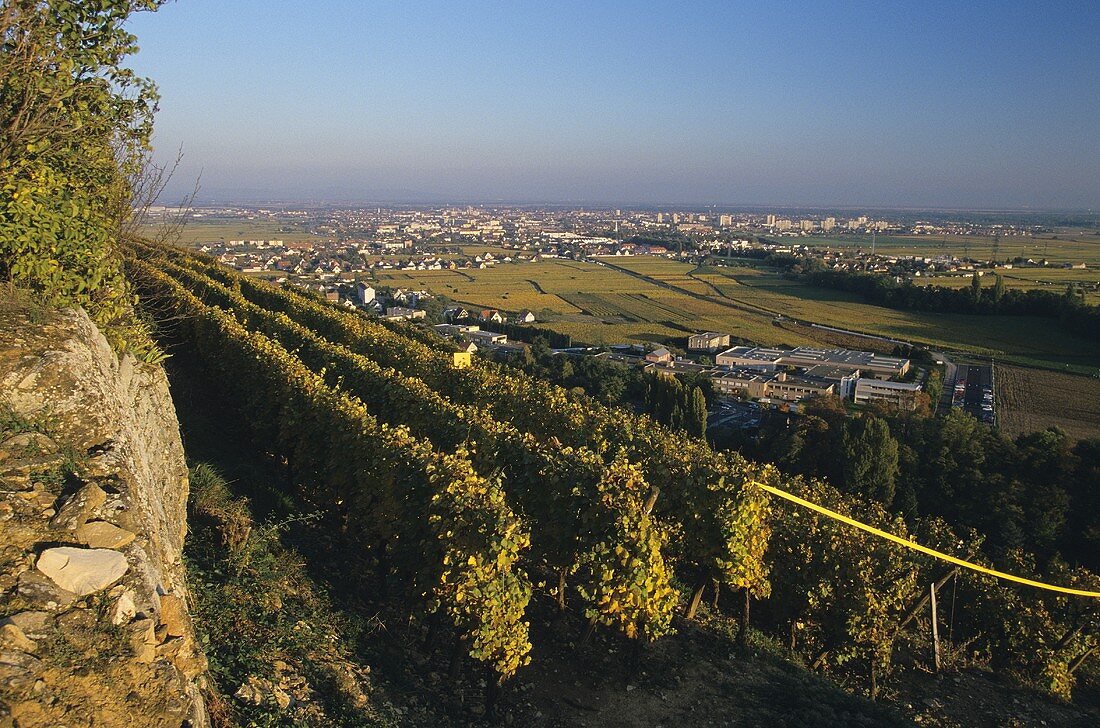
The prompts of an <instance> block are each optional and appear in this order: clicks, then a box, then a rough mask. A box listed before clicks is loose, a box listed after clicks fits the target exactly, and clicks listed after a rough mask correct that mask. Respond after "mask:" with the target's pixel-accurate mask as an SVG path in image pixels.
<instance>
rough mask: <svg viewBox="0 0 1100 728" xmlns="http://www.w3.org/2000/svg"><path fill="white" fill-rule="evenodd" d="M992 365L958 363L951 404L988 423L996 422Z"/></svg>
mask: <svg viewBox="0 0 1100 728" xmlns="http://www.w3.org/2000/svg"><path fill="white" fill-rule="evenodd" d="M993 376H994V374H993V367H992V365H989V364H960V365H959V369H958V375H957V376H956V378H955V390H954V392H953V393H952V397H951V404H952V405H953V406H955V407H959V408H961V409H962V410H964V411H966V412H969V413H970V414H972V415H973V416H974V417H976V418H977V419H979V420H981V421H982V422H985V423H988V424H991V425H992V424H996V422H997V404H996V397H995V396H994V393H993Z"/></svg>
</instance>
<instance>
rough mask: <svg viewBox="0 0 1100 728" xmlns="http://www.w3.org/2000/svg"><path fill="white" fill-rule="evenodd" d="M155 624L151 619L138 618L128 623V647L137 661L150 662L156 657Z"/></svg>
mask: <svg viewBox="0 0 1100 728" xmlns="http://www.w3.org/2000/svg"><path fill="white" fill-rule="evenodd" d="M155 626H156V625H155V623H154V622H153V620H151V619H139V620H137V621H135V622H133V623H131V624H130V627H129V632H130V648H131V649H132V650H133V651H134V658H135V659H136V660H137V661H138V662H146V663H148V662H152V661H153V660H155V659H156V657H157V636H156V632H155V631H154V628H155Z"/></svg>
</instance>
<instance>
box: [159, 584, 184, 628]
mask: <svg viewBox="0 0 1100 728" xmlns="http://www.w3.org/2000/svg"><path fill="white" fill-rule="evenodd" d="M160 623H161V624H163V625H164V626H165V628H166V631H167V634H168V636H169V637H182V636H184V635H185V634H187V633H188V630H187V606H186V605H185V604H184V603H183V600H182V599H180V598H179V597H177V596H176V595H175V594H164V595H162V596H161V598H160Z"/></svg>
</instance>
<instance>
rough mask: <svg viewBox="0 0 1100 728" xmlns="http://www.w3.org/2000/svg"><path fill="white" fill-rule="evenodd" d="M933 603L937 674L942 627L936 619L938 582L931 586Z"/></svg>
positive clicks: (934, 658) (934, 656)
mask: <svg viewBox="0 0 1100 728" xmlns="http://www.w3.org/2000/svg"><path fill="white" fill-rule="evenodd" d="M929 593H930V596H931V603H932V657H933V660H934V662H935V666H936V672H939V671H940V627H939V622H938V620H937V619H936V582H932V584H931V585H930V586H929Z"/></svg>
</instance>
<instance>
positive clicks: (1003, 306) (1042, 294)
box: [767, 255, 1100, 337]
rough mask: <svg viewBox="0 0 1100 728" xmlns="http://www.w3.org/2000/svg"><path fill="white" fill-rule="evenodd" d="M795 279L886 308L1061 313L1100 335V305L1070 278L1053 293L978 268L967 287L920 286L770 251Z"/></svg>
mask: <svg viewBox="0 0 1100 728" xmlns="http://www.w3.org/2000/svg"><path fill="white" fill-rule="evenodd" d="M767 262H768V263H769V264H771V265H775V266H777V267H779V268H780V269H781V270H783V271H784V274H785V275H786V276H787V277H789V278H792V279H795V280H799V281H802V282H804V283H808V284H810V285H813V286H818V287H821V288H831V289H834V290H839V291H848V292H851V293H857V294H859V295H860V296H862V297H863V298H864V299H866V300H867V301H868V302H870V303H874V304H876V305H879V306H886V307H888V308H897V309H903V310H911V311H930V312H933V313H967V314H999V315H1009V316H1041V317H1044V318H1052V319H1058V320H1059V321H1061V322H1062V323H1063V324H1065V326H1066V327H1067V328H1069V329H1070V330H1071V331H1074V332H1075V333H1077V334H1080V335H1081V336H1088V337H1100V306H1093V305H1089V304H1088V303H1086V302H1085V296H1084V292H1083V291H1081V290H1080V289H1079V288H1078V287H1077V286H1075V285H1073V284H1072V283H1070V284H1068V285H1067V286H1066V288H1065V289H1064V291H1062V292H1060V293H1055V292H1052V291H1042V290H1035V289H1016V288H1006V286H1005V282H1004V278H1003V277H1002V276H1001V274H999V273H997V274H995V276H994V283H993V285H991V286H985V285H983V283H982V278H983V276H980V275H979V274H978V273H974V275H973V276H971V282H970V285H969V286H968V287H965V288H947V287H945V286H918V285H914V283H913V281H912V279H910V278H904V279H902V281H901V282H900V283H899V282H898V281H897V280H896V279H895V278H894V277H893V276H890V275H885V274H882V273H863V272H859V271H846V270H831V269H827V268H825V267H824V265H823V264H822V263H821V261H819V260H817V259H806V258H800V257H797V256H793V255H772V256H770V257H769V258H768V259H767Z"/></svg>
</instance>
